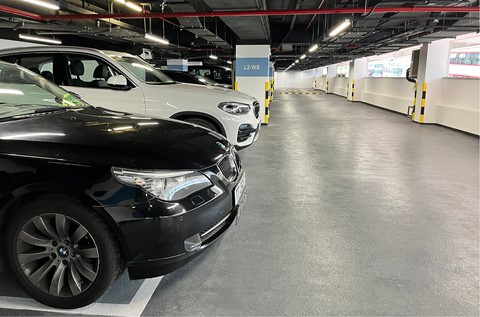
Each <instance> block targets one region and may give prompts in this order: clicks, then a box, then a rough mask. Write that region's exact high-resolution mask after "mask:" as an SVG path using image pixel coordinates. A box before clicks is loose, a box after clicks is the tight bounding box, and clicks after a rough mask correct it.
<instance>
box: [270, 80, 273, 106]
mask: <svg viewBox="0 0 480 317" xmlns="http://www.w3.org/2000/svg"><path fill="white" fill-rule="evenodd" d="M272 100H273V78H272V79H271V80H270V102H272Z"/></svg>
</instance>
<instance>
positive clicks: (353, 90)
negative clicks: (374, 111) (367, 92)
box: [350, 79, 355, 101]
mask: <svg viewBox="0 0 480 317" xmlns="http://www.w3.org/2000/svg"><path fill="white" fill-rule="evenodd" d="M354 95H355V80H353V79H352V100H350V101H354Z"/></svg>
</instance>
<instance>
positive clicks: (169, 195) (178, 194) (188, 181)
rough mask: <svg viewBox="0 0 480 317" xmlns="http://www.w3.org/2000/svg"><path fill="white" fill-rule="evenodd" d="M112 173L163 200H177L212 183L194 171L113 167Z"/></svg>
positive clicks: (127, 183) (125, 182)
mask: <svg viewBox="0 0 480 317" xmlns="http://www.w3.org/2000/svg"><path fill="white" fill-rule="evenodd" d="M112 174H113V176H114V177H115V178H116V179H117V180H118V181H119V182H120V183H122V184H126V185H131V186H138V187H141V188H143V189H144V190H145V191H146V192H148V193H150V194H152V195H153V196H155V197H156V198H158V199H161V200H165V201H178V200H181V199H184V198H186V197H188V196H190V195H192V194H193V193H196V192H198V191H199V190H202V189H204V188H208V187H210V186H212V185H213V184H212V182H210V180H209V179H208V178H207V177H206V176H205V175H203V174H202V173H199V172H195V171H171V170H153V171H148V170H130V169H124V168H117V167H113V168H112Z"/></svg>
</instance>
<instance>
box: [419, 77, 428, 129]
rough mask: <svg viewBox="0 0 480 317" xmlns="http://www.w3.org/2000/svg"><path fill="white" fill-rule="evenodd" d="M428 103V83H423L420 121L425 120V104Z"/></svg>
mask: <svg viewBox="0 0 480 317" xmlns="http://www.w3.org/2000/svg"><path fill="white" fill-rule="evenodd" d="M426 104H427V83H426V82H424V83H423V90H422V104H421V108H420V123H423V122H424V121H425V106H426Z"/></svg>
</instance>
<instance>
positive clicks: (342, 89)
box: [329, 77, 349, 97]
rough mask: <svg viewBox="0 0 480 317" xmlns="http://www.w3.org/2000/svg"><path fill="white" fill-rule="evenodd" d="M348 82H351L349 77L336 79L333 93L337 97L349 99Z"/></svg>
mask: <svg viewBox="0 0 480 317" xmlns="http://www.w3.org/2000/svg"><path fill="white" fill-rule="evenodd" d="M348 82H349V78H348V77H335V81H334V84H333V93H334V94H335V95H339V96H342V97H347V91H348ZM329 84H330V83H329Z"/></svg>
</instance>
